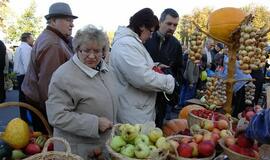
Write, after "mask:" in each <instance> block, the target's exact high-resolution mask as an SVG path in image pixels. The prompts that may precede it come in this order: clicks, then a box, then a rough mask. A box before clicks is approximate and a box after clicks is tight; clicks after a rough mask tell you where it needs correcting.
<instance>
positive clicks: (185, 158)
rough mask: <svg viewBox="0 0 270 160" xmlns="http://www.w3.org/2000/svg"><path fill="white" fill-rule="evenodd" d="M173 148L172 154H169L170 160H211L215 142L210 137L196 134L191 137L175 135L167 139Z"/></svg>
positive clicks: (213, 155) (213, 154)
mask: <svg viewBox="0 0 270 160" xmlns="http://www.w3.org/2000/svg"><path fill="white" fill-rule="evenodd" d="M167 139H168V140H169V142H170V143H171V144H173V146H174V149H175V150H174V152H170V154H169V156H168V159H170V160H195V159H200V160H211V159H213V158H214V157H215V154H216V151H215V146H216V143H215V142H214V141H215V140H214V139H212V137H211V135H210V134H209V133H208V134H205V135H201V134H197V135H194V136H193V137H189V136H183V135H175V136H170V137H167Z"/></svg>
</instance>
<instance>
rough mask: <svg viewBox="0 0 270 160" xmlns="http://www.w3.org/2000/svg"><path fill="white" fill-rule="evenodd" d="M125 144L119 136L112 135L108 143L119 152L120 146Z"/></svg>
mask: <svg viewBox="0 0 270 160" xmlns="http://www.w3.org/2000/svg"><path fill="white" fill-rule="evenodd" d="M125 145H126V142H125V141H124V139H123V138H122V137H121V136H114V137H113V138H112V141H111V143H110V146H111V147H112V149H113V150H114V151H116V152H120V150H121V148H122V147H123V146H125Z"/></svg>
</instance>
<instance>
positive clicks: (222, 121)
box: [217, 119, 229, 130]
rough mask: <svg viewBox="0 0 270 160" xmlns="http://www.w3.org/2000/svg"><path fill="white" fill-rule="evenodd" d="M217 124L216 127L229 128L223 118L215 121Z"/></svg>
mask: <svg viewBox="0 0 270 160" xmlns="http://www.w3.org/2000/svg"><path fill="white" fill-rule="evenodd" d="M217 126H218V129H220V130H222V129H228V128H229V123H228V122H227V121H226V120H224V119H221V120H219V121H218V122H217Z"/></svg>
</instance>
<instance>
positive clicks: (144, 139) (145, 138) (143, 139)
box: [134, 134, 150, 145]
mask: <svg viewBox="0 0 270 160" xmlns="http://www.w3.org/2000/svg"><path fill="white" fill-rule="evenodd" d="M139 143H144V144H146V145H149V143H150V142H149V138H148V136H147V135H145V134H139V135H138V136H137V137H136V138H135V141H134V144H135V145H137V144H139Z"/></svg>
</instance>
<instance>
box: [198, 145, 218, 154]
mask: <svg viewBox="0 0 270 160" xmlns="http://www.w3.org/2000/svg"><path fill="white" fill-rule="evenodd" d="M198 151H199V155H201V156H202V157H209V156H211V155H212V154H213V153H214V152H215V146H214V145H213V142H212V141H202V142H201V143H199V145H198Z"/></svg>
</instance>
